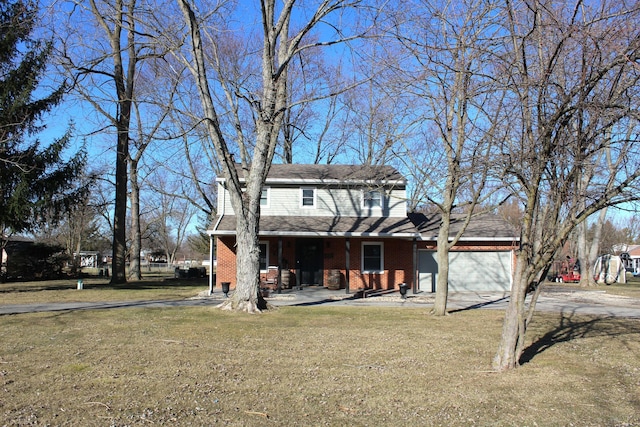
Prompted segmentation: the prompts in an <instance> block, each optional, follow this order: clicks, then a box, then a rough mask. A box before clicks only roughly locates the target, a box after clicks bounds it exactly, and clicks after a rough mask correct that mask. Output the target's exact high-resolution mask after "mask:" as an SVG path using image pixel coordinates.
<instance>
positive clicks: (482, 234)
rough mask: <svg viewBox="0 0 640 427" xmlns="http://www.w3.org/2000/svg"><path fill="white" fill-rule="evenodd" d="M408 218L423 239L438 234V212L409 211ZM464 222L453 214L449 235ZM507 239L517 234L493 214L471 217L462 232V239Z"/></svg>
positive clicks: (456, 230)
mask: <svg viewBox="0 0 640 427" xmlns="http://www.w3.org/2000/svg"><path fill="white" fill-rule="evenodd" d="M409 218H410V219H411V221H412V222H413V223H414V224H415V226H416V227H417V229H418V230H419V231H420V234H421V235H422V238H423V239H426V240H432V239H435V238H436V237H437V236H438V228H439V227H440V221H441V218H442V216H441V215H440V214H429V215H425V214H422V213H410V214H409ZM463 223H464V216H463V215H454V216H453V217H452V220H451V229H450V230H449V237H454V236H455V235H456V233H457V232H458V231H459V230H460V227H462V225H463ZM474 238H475V239H500V238H502V239H505V240H506V239H508V240H517V239H518V235H517V234H516V232H515V231H514V230H513V228H512V227H511V226H510V225H509V223H508V222H507V221H505V220H504V219H502V218H501V217H499V216H498V215H493V214H484V215H478V216H475V217H473V218H472V219H471V222H469V225H468V226H467V229H466V230H465V232H464V234H463V239H465V240H470V239H474Z"/></svg>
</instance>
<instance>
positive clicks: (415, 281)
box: [411, 237, 418, 294]
mask: <svg viewBox="0 0 640 427" xmlns="http://www.w3.org/2000/svg"><path fill="white" fill-rule="evenodd" d="M417 271H418V242H417V241H416V238H415V237H414V238H413V284H412V286H411V287H412V288H413V293H414V294H416V293H417V292H418V274H417Z"/></svg>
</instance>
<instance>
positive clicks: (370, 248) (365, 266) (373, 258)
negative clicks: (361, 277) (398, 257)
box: [362, 242, 384, 273]
mask: <svg viewBox="0 0 640 427" xmlns="http://www.w3.org/2000/svg"><path fill="white" fill-rule="evenodd" d="M383 253H384V246H383V245H382V243H375V242H366V243H362V272H363V273H382V272H383V271H384V256H383Z"/></svg>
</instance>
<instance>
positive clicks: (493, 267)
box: [418, 251, 511, 292]
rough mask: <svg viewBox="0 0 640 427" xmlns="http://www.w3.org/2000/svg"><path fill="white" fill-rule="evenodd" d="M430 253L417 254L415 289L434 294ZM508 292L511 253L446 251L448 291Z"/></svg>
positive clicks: (432, 255)
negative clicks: (416, 287)
mask: <svg viewBox="0 0 640 427" xmlns="http://www.w3.org/2000/svg"><path fill="white" fill-rule="evenodd" d="M435 259H436V253H435V252H433V251H420V255H419V265H418V271H419V288H420V290H421V291H424V292H435V289H436V280H437V275H438V264H437V263H436V261H435ZM510 290H511V252H450V253H449V292H483V291H484V292H487V291H490V292H503V291H510Z"/></svg>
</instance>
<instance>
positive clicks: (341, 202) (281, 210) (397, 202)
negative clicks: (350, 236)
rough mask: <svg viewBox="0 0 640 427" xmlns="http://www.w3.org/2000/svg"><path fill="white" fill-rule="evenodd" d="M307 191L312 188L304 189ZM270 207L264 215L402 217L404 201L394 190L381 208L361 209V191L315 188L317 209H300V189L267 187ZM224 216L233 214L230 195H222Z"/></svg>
mask: <svg viewBox="0 0 640 427" xmlns="http://www.w3.org/2000/svg"><path fill="white" fill-rule="evenodd" d="M305 187H307V188H309V187H312V185H309V186H305ZM269 188H270V190H269V206H268V207H263V208H262V210H261V215H263V216H346V217H359V216H363V217H380V216H385V217H405V216H406V215H407V202H406V191H405V189H394V190H392V191H391V192H390V193H389V192H387V193H386V195H385V200H384V203H385V206H384V209H381V208H363V207H362V191H361V190H360V189H356V188H352V189H347V188H322V187H316V207H315V208H301V206H300V205H301V202H300V186H291V187H274V186H270V187H269ZM220 202H222V203H224V209H225V214H227V215H232V214H233V209H232V207H231V201H230V198H229V194H228V193H227V192H226V191H225V192H224V200H222V199H220V200H219V202H218V206H221V205H220Z"/></svg>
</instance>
